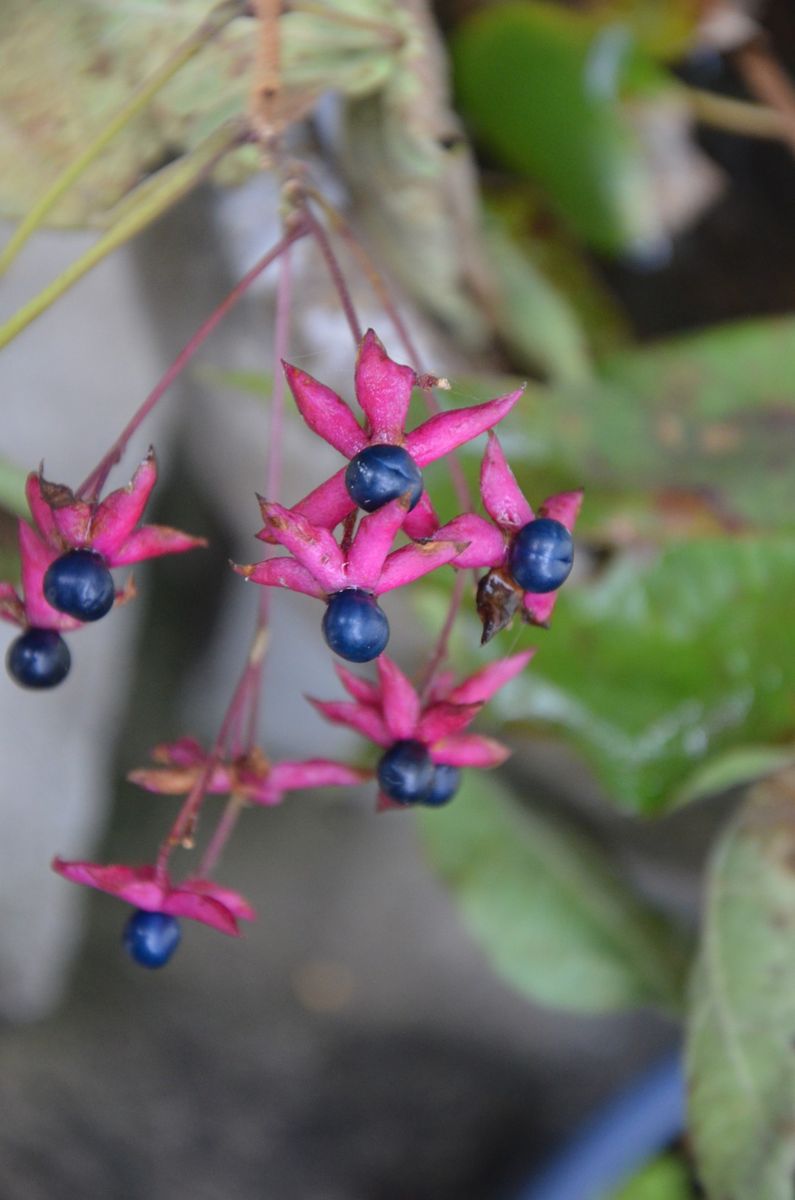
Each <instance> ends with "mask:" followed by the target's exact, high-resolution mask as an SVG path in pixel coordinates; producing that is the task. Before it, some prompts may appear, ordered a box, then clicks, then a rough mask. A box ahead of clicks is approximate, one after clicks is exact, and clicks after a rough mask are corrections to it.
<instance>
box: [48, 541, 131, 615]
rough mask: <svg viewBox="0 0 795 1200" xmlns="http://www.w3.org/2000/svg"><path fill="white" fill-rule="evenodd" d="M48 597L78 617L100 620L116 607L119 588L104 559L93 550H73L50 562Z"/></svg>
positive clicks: (64, 610)
mask: <svg viewBox="0 0 795 1200" xmlns="http://www.w3.org/2000/svg"><path fill="white" fill-rule="evenodd" d="M43 590H44V598H45V599H46V601H47V603H48V604H51V605H52V607H53V608H57V610H58V612H62V613H68V614H69V616H70V617H76V618H77V619H78V621H98V620H99V619H100V617H104V616H105V614H106V613H108V612H110V610H111V609H112V608H113V600H114V598H115V595H116V590H115V588H114V585H113V576H112V575H111V573H110V571H109V570H108V568H107V567H106V566H105V562H104V560H103V559H102V558H101V556H100V555H99V554H95V553H94V552H93V550H70V551H69V552H68V554H62V555H61V557H60V558H56V560H55V562H53V563H50V565H49V567H48V568H47V570H46V572H45V575H44V589H43Z"/></svg>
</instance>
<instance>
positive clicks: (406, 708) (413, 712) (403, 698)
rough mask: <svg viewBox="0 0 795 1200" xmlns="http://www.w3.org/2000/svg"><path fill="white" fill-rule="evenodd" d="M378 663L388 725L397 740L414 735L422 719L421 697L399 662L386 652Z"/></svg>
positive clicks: (382, 703)
mask: <svg viewBox="0 0 795 1200" xmlns="http://www.w3.org/2000/svg"><path fill="white" fill-rule="evenodd" d="M377 665H378V678H379V680H380V683H381V705H382V712H383V715H384V721H385V722H386V727H387V729H388V730H389V732H390V734H391V735H392V738H393V739H394V740H395V741H400V740H401V739H402V738H410V737H413V735H414V731H415V730H416V728H417V722H418V721H419V719H420V698H419V696H418V695H417V693H416V692H415V690H414V688H413V687H412V686H411V684H410V683H409V681H408V679H407V678H406V676H405V675H404V674H403V672H402V671H401V669H400V667H399V666H398V665H397V663H395V662H393V661H392V659H391V658H388V657H387V655H386V654H382V655H381V657H380V658H379V659H378V664H377Z"/></svg>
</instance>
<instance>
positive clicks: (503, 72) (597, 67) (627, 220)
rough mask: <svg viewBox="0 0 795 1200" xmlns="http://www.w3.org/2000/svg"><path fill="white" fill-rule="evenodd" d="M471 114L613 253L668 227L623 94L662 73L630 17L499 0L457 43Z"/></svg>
mask: <svg viewBox="0 0 795 1200" xmlns="http://www.w3.org/2000/svg"><path fill="white" fill-rule="evenodd" d="M452 52H453V65H454V75H455V84H456V90H457V93H458V96H459V99H460V104H461V108H462V111H463V113H464V115H465V116H466V117H467V118H468V120H469V121H470V122H471V124H472V127H473V129H474V130H475V132H476V133H477V134H478V135H479V137H480V138H481V140H482V141H483V143H484V144H485V145H486V146H488V148H489V149H490V150H491V151H492V152H493V153H495V154H496V155H498V156H499V158H500V159H501V161H502V162H504V163H505V164H506V165H507V166H509V167H511V168H512V169H513V170H515V171H518V172H519V173H520V174H523V175H526V176H528V177H529V178H531V179H535V180H537V181H538V182H539V183H541V184H542V185H543V187H544V188H545V189H546V191H547V193H548V195H549V197H550V199H551V200H552V202H553V204H554V205H555V206H556V207H557V209H558V210H559V211H560V213H561V214H562V215H563V216H565V218H566V219H567V221H569V222H570V224H571V226H572V227H573V229H574V230H575V231H576V232H577V233H578V234H579V235H580V236H581V237H583V238H585V239H586V240H587V241H588V242H589V243H590V244H591V245H593V246H595V247H596V248H598V249H600V250H603V251H606V252H609V253H615V252H624V251H627V250H636V251H638V252H643V251H646V252H648V251H650V250H651V249H653V248H654V247H655V246H656V245H658V244H659V242H660V239H661V237H662V235H663V231H662V229H661V227H660V225H659V218H658V216H657V206H656V203H655V197H654V193H653V190H652V187H651V181H650V178H649V176H648V173H647V170H646V167H645V164H644V160H643V155H642V152H641V148H640V144H639V141H638V139H637V137H636V135H635V133H634V131H633V129H632V127H631V125H630V123H629V120H628V119H627V117H626V115H625V114H624V113H623V112H622V110H621V106H620V102H619V96H620V92H621V90H622V88H623V86H624V85H625V84H626V83H627V81H628V79H629V78H630V77H632V78H633V79H634V82H635V83H636V84H637V83H638V82H639V81H643V82H646V81H647V79H648V78H651V77H653V76H654V69H653V67H652V65H651V63H650V62H646V61H645V60H644V59H643V58H642V56H639V55H638V53H637V51H636V49H635V47H634V45H633V35H632V32H631V29H630V28H629V26H628V25H626V24H624V23H622V22H613V23H610V24H604V25H599V24H598V23H596V22H594V20H593V19H591V18H590V17H587V16H582V15H581V14H577V13H573V12H571V11H568V10H566V9H562V8H558V7H555V6H553V5H550V4H540V3H534V2H532V0H526V2H524V3H506V4H496V5H493V6H490V7H488V8H487V9H485V10H482V11H480V12H477V13H475V15H474V16H472V17H470V18H469V19H468V20H466V21H465V22H464V23H463V24H462V25H461V26H460V27H459V29H458V30H457V32H456V34H455V37H454V39H453V43H452Z"/></svg>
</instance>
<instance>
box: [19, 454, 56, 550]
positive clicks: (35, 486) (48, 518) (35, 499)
mask: <svg viewBox="0 0 795 1200" xmlns="http://www.w3.org/2000/svg"><path fill="white" fill-rule="evenodd" d="M25 498H26V499H27V502H28V508H29V509H30V515H31V516H32V517H33V522H34V524H35V526H36V528H37V529H38V531H39V533H40V534H41V536H42V537H43V538H44V541H45V542H47V544H48V545H49V546H52V547H53V548H57V547H59V546H60V540H59V535H58V530H57V529H56V526H55V518H54V516H53V510H52V508H51V507H50V505H49V504H48V503H47V501H46V500H45V499H44V496H43V495H42V491H41V472H40V471H39V472H36V471H31V473H30V474H29V475H28V478H27V481H26V483H25Z"/></svg>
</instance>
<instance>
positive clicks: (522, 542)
mask: <svg viewBox="0 0 795 1200" xmlns="http://www.w3.org/2000/svg"><path fill="white" fill-rule="evenodd" d="M573 561H574V542H573V540H572V536H571V534H570V533H569V531H568V529H567V528H566V526H565V525H561V523H560V521H553V520H552V519H551V517H539V518H538V520H537V521H530V523H529V524H528V525H525V526H524V527H523V528H522V529H520V530H519V532H518V533H517V535H516V537H515V538H514V539H513V545H512V546H511V557H510V569H511V574H512V575H513V577H514V579H515V580H516V582H517V583H518V584H519V587H521V588H524V590H525V591H526V592H554V591H555V588H559V587H560V585H561V584H562V583H564V582H565V581H566V579H568V577H569V572H570V571H571V565H572V562H573Z"/></svg>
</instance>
